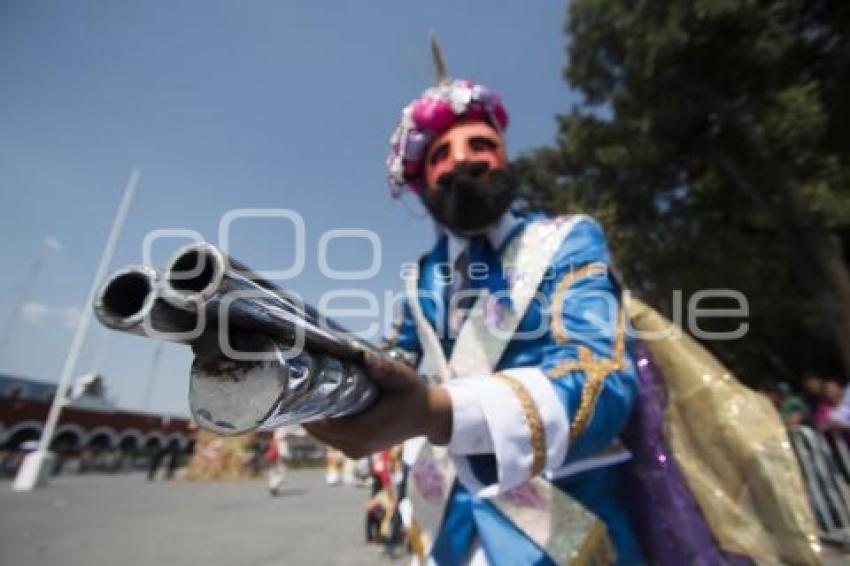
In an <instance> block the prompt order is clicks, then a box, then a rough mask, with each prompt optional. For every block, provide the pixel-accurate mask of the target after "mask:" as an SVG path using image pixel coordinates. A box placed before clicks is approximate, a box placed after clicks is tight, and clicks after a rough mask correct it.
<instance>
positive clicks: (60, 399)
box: [13, 169, 140, 491]
mask: <svg viewBox="0 0 850 566" xmlns="http://www.w3.org/2000/svg"><path fill="white" fill-rule="evenodd" d="M139 177H140V173H139V170H138V169H133V171H132V172H131V173H130V179H129V180H128V181H127V186H126V187H125V188H124V196H123V197H122V199H121V204H119V205H118V211H117V212H116V213H115V220H113V222H112V229H111V230H110V232H109V237H108V238H107V240H106V246H105V247H104V249H103V253H102V255H101V256H100V263H99V264H98V266H97V271H96V272H95V276H94V281H93V282H92V286H91V290H90V291H89V296H88V298H87V299H86V302H85V305H84V306H83V311H82V313H81V314H80V320H79V321H78V322H77V328H76V330H75V332H74V338H73V340H72V341H71V348H70V349H69V351H68V357H67V358H65V365H64V367H63V368H62V375H61V377H60V378H59V383H58V385H57V386H56V394H55V395H54V396H53V403H52V404H51V406H50V412H49V413H48V414H47V421H46V422H45V424H44V430H43V432H42V433H41V440H40V441H39V443H38V450H37V451H36V452H34V453H32V454H29V455H28V456H27V458H28V459H29V460H30V461H31V463H30V464H29V465H27V462H26V461H24V462H23V463H22V464H21V468H20V470H18V475H17V477H16V478H15V483H14V485H13V489H14V490H15V491H31V490H32V489H34V488H35V487H37V485H38V484H40V483H42V482H43V481H45V480H46V477H47V475H48V474H47V473H45V472H44V471H43V469H42V467H43V465H44V463H45V460H47V459H48V450H49V449H50V441H51V439H52V438H53V433H54V431H55V429H56V425H57V423H58V422H59V415H60V413H61V412H62V407H63V405H64V404H65V397H66V395H67V392H68V387H69V386H70V384H71V378H72V377H73V375H74V370H75V369H76V366H77V359H78V358H79V357H80V351H81V350H82V347H83V344H84V342H85V338H86V333H87V331H88V328H89V323H90V322H91V318H92V303H93V302H94V297H95V294H96V293H97V289H98V287H99V286H100V282H101V281H102V280H103V278H104V277H105V276H106V270H107V269H108V268H109V263H110V262H111V261H112V254H113V253H114V252H115V246H116V244H117V243H118V237H119V236H120V235H121V229H122V228H123V226H124V220H125V219H126V218H127V212H128V211H129V210H130V204H131V203H132V201H133V195H134V194H135V192H136V186H137V185H138V183H139ZM30 456H32V458H30Z"/></svg>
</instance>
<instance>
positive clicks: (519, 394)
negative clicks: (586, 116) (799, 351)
mask: <svg viewBox="0 0 850 566" xmlns="http://www.w3.org/2000/svg"><path fill="white" fill-rule="evenodd" d="M443 69H444V66H443V65H442V64H441V59H440V58H438V76H439V78H438V84H437V86H435V87H433V88H430V89H428V90H426V91H425V92H424V93H423V94H422V95H421V96H420V97H418V98H417V99H415V100H414V101H413V102H411V103H410V104H409V105H407V106H406V107H405V108H404V110H403V111H402V117H401V121H400V123H399V126H398V128H397V129H396V131H395V133H394V134H393V136H392V138H391V151H390V156H389V158H388V162H387V164H388V168H389V173H390V179H391V181H392V183H393V185H394V187H395V188H397V189H399V190H400V189H402V188H403V187H408V188H410V189H411V190H412V191H414V192H415V193H416V194H417V195H418V196H419V198H421V200H422V202H423V204H424V205H425V207H426V208H427V209H428V211H429V213H430V214H431V216H432V217H433V219H434V220H435V222H436V223H437V225H438V238H437V242H436V244H435V245H434V247H433V248H432V249H431V250H430V251H429V252H428V253H427V254H425V255H424V256H423V257H422V258H421V259H420V261H419V262H418V264H417V267H416V268H415V269H413V270H412V272H411V273H409V274H408V277H407V281H406V300H405V302H404V305H403V309H402V316H401V318H400V321H399V324H398V327H397V333H396V336H394V337H393V340H392V347H393V348H394V351H395V353H396V354H397V356H396V358H397V359H401V360H411V359H413V360H417V362H418V372H417V371H414V370H413V369H412V367H410V366H409V365H406V364H404V363H399V362H397V361H394V360H393V359H388V358H384V357H379V356H371V355H370V356H367V358H366V359H365V361H364V366H365V369H366V371H367V373H368V375H369V376H370V377H371V378H372V379H373V380H374V381H375V382H376V384H377V385H378V386H379V387H380V388H381V396H380V398H379V400H378V402H377V403H376V404H375V405H374V406H373V407H372V408H371V409H370V410H368V411H366V412H365V413H362V414H360V415H357V416H353V417H346V418H343V419H334V420H328V421H323V422H318V423H313V424H310V425H307V428H308V429H309V430H310V431H311V432H312V433H313V434H314V435H316V436H317V437H319V438H320V439H322V440H324V441H326V442H328V443H330V444H332V445H334V446H337V447H340V448H341V449H342V450H343V451H345V452H346V453H347V454H348V455H349V456H352V457H357V456H360V455H362V454H365V453H369V452H373V451H377V450H379V449H382V448H385V447H387V446H389V445H391V444H394V443H397V442H401V441H405V440H408V439H412V438H414V437H420V436H424V437H426V438H427V442H424V443H421V444H419V445H417V446H416V447H415V448H416V449H415V452H416V456H415V459H414V463H413V467H412V470H411V473H410V481H409V488H408V490H409V493H410V499H411V501H412V503H413V507H414V521H415V526H414V528H413V531H414V534H416V535H417V541H416V543H415V544H414V547H415V548H417V549H418V550H419V551H420V553H421V556H420V558H424V555H425V554H427V555H428V557H429V558H430V560H433V561H434V562H436V563H438V564H459V563H475V564H479V563H512V564H514V563H515V564H548V563H563V562H567V561H571V560H577V559H578V560H581V559H587V560H588V561H599V562H612V561H616V562H617V563H618V564H640V563H647V562H654V563H659V562H660V563H674V562H673V561H676V560H687V562H688V563H700V562H704V563H727V562H728V563H732V562H736V561H738V560H741V561H744V562H746V560H747V558H748V557H749V556H750V554H752V553H749V547H746V543H744V547H745V548H739V547H737V546H735V545H734V544H733V545H729V544H721V545H718V544H717V541H718V538H717V534H716V533H714V531H713V529H714V527H715V525H714V524H711V525H709V524H707V522H706V519H705V518H704V516H703V514H704V513H705V507H699V509H698V505H697V504H696V503H695V498H694V496H693V495H691V492H690V490H689V489H688V487H687V486H686V484H685V481H684V479H683V476H682V473H681V471H680V470H679V469H678V467H677V463H676V461H675V460H674V455H673V454H672V453H670V451H669V448H668V446H667V445H666V444H665V442H664V440H663V439H662V438H661V435H662V431H661V425H660V423H659V421H660V419H659V418H658V417H659V415H660V414H661V413H662V412H663V411H664V409H665V407H666V406H667V400H666V398H664V397H663V393H664V391H663V390H662V389H663V385H662V384H659V380H660V378H659V377H658V375H656V374H654V373H648V372H650V360H649V355H648V354H641V352H640V351H638V350H637V349H638V348H642V347H643V346H642V344H637V343H635V342H634V341H633V340H632V339H631V338H630V336H629V333H628V332H627V331H626V330H627V326H628V320H629V315H628V313H627V309H626V305H625V301H624V295H623V292H622V289H621V288H620V285H619V283H618V281H617V279H616V278H615V277H614V275H613V272H612V269H611V257H610V254H609V251H608V248H607V245H606V241H605V237H604V235H603V232H602V230H601V228H600V227H599V225H598V224H597V223H596V222H595V221H593V220H592V219H590V218H588V217H585V216H581V215H572V216H566V217H559V218H547V217H545V216H541V215H532V214H521V213H518V212H516V211H513V210H511V209H510V205H511V204H512V202H513V201H514V199H515V197H516V190H517V180H516V178H515V176H514V175H513V173H512V170H511V168H510V165H509V163H508V159H507V154H506V149H505V139H504V131H505V128H506V127H507V125H508V114H507V111H506V109H505V107H504V105H503V103H502V101H501V99H500V97H499V96H498V95H497V94H496V93H495V92H494V91H492V90H491V89H489V88H487V87H485V86H483V85H480V84H476V83H474V82H471V81H468V80H450V79H448V78H447V77H446V76H445V73H444V70H443ZM653 314H654V313H649V314H648V315H647V316H648V317H649V318H650V319H651V318H652V315H653ZM650 322H654V319H652V320H651V321H650ZM649 326H651V324H649ZM706 367H707V366H706V365H704V364H703V365H702V366H700V369H701V370H705V369H706ZM694 375H696V373H694ZM689 383H690V382H689ZM715 390H716V388H715ZM670 393H671V395H670V396H671V398H672V397H674V395H673V393H674V391H671V392H670ZM641 395H643V396H644V397H645V398H644V399H642V398H641ZM647 395H649V396H650V397H647ZM721 402H722V401H721ZM759 414H761V413H759ZM778 426H779V428H780V429H781V423H779V424H778ZM630 436H631V437H632V438H631V439H630V438H629V437H630ZM636 436H639V437H640V438H636V439H635V438H634V437H636ZM624 441H626V443H630V446H629V447H630V448H632V450H629V449H627V448H626V446H625V443H624ZM629 441H631V442H629ZM782 454H783V455H784V456H787V455H788V454H790V451H787V450H786V452H783V453H782ZM668 458H669V462H668ZM633 460H636V461H634V462H633ZM636 466H641V467H642V469H643V470H644V471H645V473H642V474H636V473H635V471H634V469H635V467H636ZM789 473H790V472H789ZM792 475H793V473H792ZM710 479H711V478H710ZM798 479H799V478H798ZM745 483H746V482H745ZM659 485H663V486H665V487H664V489H663V492H659V493H658V495H657V497H658V501H657V503H658V507H659V510H660V512H661V513H660V514H659V513H656V514H654V515H653V514H652V512H650V513H649V514H647V511H646V509H645V507H646V506H643V508H642V507H641V505H638V503H639V500H641V499H642V500H643V501H644V502H646V501H648V498H649V497H654V496H656V493H655V492H653V490H656V489H657V487H658V486H659ZM707 485H708V486H709V487H710V488H714V486H715V483H712V482H711V481H709V482H708V483H707ZM785 489H787V486H786V488H785ZM649 492H653V493H649ZM733 503H735V502H733ZM757 503H758V502H757ZM699 504H700V505H702V501H699ZM700 510H701V511H702V512H700ZM664 513H666V514H667V515H669V516H667V517H664V516H663V515H662V514H664ZM750 517H751V515H747V514H746V513H745V514H743V518H745V519H747V518H750ZM724 519H725V517H723V516H721V517H720V519H718V520H719V521H720V522H721V523H722V522H723V520H724ZM804 521H805V517H804V518H803V522H804ZM645 522H651V523H653V525H650V526H647V525H644V524H642V523H645ZM795 525H796V523H795ZM659 529H664V530H666V531H667V532H666V533H660V534H659ZM676 529H679V530H680V531H683V533H684V534H681V533H680V535H676V534H675V532H673V531H675V530H676ZM758 534H761V531H759V533H758ZM785 534H799V533H798V532H797V531H794V533H791V532H790V531H788V532H786V533H785ZM665 537H666V538H665ZM733 538H734V535H733ZM768 538H769V537H768ZM720 542H721V543H724V542H726V540H725V539H723V537H720ZM770 542H773V540H772V539H770ZM805 544H806V543H803V544H802V547H803V549H802V550H799V553H798V554H796V555H793V556H794V557H796V558H799V557H801V556H803V557H804V559H803V560H802V561H803V562H805V561H807V558H808V555H807V554H806V549H808V548H809V547H807V546H805ZM671 545H672V547H675V548H671ZM665 546H666V547H667V548H665ZM721 546H722V548H721ZM730 546H731V548H730ZM770 550H771V549H769V550H768V551H765V553H764V556H770ZM730 551H731V552H730ZM772 556H773V557H776V556H783V557H787V556H789V555H788V554H783V553H782V552H779V551H777V552H775V553H773V555H772ZM679 563H684V562H679Z"/></svg>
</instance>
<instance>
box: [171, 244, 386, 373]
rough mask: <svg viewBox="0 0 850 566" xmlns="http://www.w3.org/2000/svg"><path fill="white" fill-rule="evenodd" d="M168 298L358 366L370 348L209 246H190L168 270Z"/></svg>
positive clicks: (229, 323)
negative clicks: (357, 363) (363, 354)
mask: <svg viewBox="0 0 850 566" xmlns="http://www.w3.org/2000/svg"><path fill="white" fill-rule="evenodd" d="M164 285H165V287H166V290H165V294H164V297H165V299H166V300H167V301H168V302H170V303H171V304H172V305H173V306H175V307H177V308H180V309H186V310H195V311H198V310H200V309H203V310H204V312H205V315H206V316H207V317H209V319H211V320H213V321H217V322H218V323H219V324H220V325H221V324H222V321H226V326H227V328H228V329H230V328H234V329H237V330H241V331H247V332H250V333H252V334H263V335H265V336H267V337H269V338H272V339H273V340H275V341H276V342H279V343H282V344H288V345H291V346H292V345H294V346H296V347H298V346H303V348H304V349H306V350H309V351H315V352H321V353H323V354H327V355H330V356H332V357H335V358H338V359H340V360H343V361H358V360H359V359H360V358H361V356H362V353H363V351H364V350H366V349H371V347H370V346H368V345H367V344H366V343H364V342H362V341H360V340H357V339H355V338H352V337H350V336H347V335H344V334H343V332H344V329H343V327H342V326H341V325H339V324H337V323H335V322H333V321H330V320H328V319H324V318H322V317H320V315H319V314H318V313H317V311H316V310H315V309H314V308H312V307H309V306H307V305H305V304H304V303H303V301H300V300H299V299H298V297H296V296H294V295H293V294H291V293H289V292H287V291H285V290H283V289H281V288H279V287H277V286H276V285H275V284H273V283H271V282H270V281H268V280H266V279H263V278H261V277H259V276H257V275H256V274H254V273H253V272H252V271H251V270H249V269H248V268H246V267H244V266H243V265H242V264H241V263H239V262H237V261H235V260H233V259H231V258H229V257H227V256H226V255H224V254H223V253H222V252H221V251H220V250H219V249H218V248H216V247H215V246H213V245H211V244H208V243H201V244H190V245H188V246H186V247H184V248H182V249H180V250H178V252H177V254H175V256H174V259H173V260H172V261H171V263H170V264H169V266H168V268H167V269H166V270H165V275H164Z"/></svg>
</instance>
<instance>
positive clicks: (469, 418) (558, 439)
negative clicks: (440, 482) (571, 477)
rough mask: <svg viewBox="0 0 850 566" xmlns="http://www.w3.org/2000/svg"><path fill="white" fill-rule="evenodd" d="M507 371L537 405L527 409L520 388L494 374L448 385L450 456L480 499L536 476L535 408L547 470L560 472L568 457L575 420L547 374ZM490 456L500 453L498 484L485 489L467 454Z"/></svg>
mask: <svg viewBox="0 0 850 566" xmlns="http://www.w3.org/2000/svg"><path fill="white" fill-rule="evenodd" d="M503 373H506V374H508V375H509V376H511V377H512V378H513V379H514V380H516V382H518V383H519V385H521V390H522V394H523V396H527V398H528V399H530V400H531V401H532V403H531V407H529V406H528V405H527V406H526V407H525V408H524V407H523V403H522V402H521V400H520V398H519V396H518V395H517V391H516V390H515V388H512V387H511V386H510V385H509V384H508V383H506V382H505V381H503V380H501V379H495V378H493V376H490V375H483V376H474V377H466V378H461V379H456V380H452V381H450V382H448V383H445V384H444V385H443V386H444V387H446V389H447V390H448V392H449V396H450V397H451V399H452V418H453V423H452V436H451V439H450V441H449V445H448V449H449V453H450V454H451V455H452V456H453V459H454V461H455V465H456V468H457V472H458V479H459V480H460V481H461V483H463V485H464V486H465V487H466V488H467V489H469V490H470V491H472V492H474V493H475V494H476V495H478V496H479V497H491V496H493V495H497V494H499V493H503V492H505V491H508V490H510V489H512V488H514V487H517V486H518V485H521V484H522V483H524V482H525V481H527V480H528V479H529V478H530V477H531V474H532V467H533V465H534V455H533V450H532V440H533V439H532V438H531V429H530V427H529V423H528V416H527V415H526V411H527V410H529V409H531V410H536V411H537V414H539V417H540V420H541V422H542V424H543V432H544V438H543V441H544V447H545V463H544V466H543V470H544V471H550V470H553V469H557V468H559V467H560V466H561V464H562V463H563V461H564V459H565V457H566V454H567V447H568V441H569V418H568V416H567V412H566V408H565V407H564V405H563V404H562V403H561V401H560V400H559V398H558V396H557V394H556V392H555V389H554V387H553V386H552V384H551V382H550V381H549V379H548V378H547V377H546V375H545V374H544V373H543V372H542V371H541V370H540V369H539V368H515V369H510V370H506V371H504V372H503ZM488 453H492V454H494V455H495V458H496V466H497V478H498V481H497V483H496V484H493V485H482V484H481V483H480V481H479V480H478V479H477V478H476V476H475V474H474V473H473V472H472V470H471V468H470V466H469V461H468V460H467V458H466V456H468V455H472V454H488Z"/></svg>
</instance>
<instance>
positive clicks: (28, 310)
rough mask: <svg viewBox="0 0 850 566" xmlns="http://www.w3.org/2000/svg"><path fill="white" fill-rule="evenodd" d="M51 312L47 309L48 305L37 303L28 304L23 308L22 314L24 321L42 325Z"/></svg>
mask: <svg viewBox="0 0 850 566" xmlns="http://www.w3.org/2000/svg"><path fill="white" fill-rule="evenodd" d="M49 312H50V309H49V308H47V305H44V304H42V303H37V302H35V301H32V302H29V303H26V304H25V305H24V306H22V307H21V314H22V315H23V316H24V320H26V321H27V322H29V323H31V324H41V322H42V321H43V320H44V317H45V316H47V315H48V314H49Z"/></svg>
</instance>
